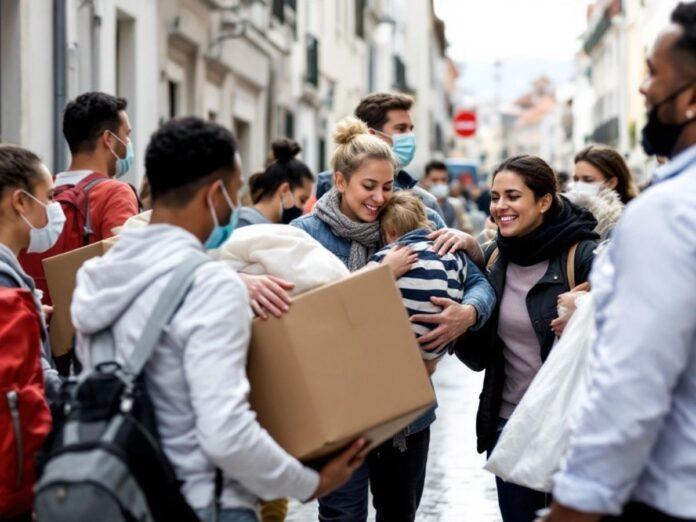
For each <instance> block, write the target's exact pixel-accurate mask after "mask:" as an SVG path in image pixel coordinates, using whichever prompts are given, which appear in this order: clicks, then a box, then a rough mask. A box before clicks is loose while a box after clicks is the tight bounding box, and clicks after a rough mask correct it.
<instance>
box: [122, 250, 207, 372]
mask: <svg viewBox="0 0 696 522" xmlns="http://www.w3.org/2000/svg"><path fill="white" fill-rule="evenodd" d="M208 261H212V258H210V257H208V256H207V255H206V254H204V253H202V252H200V253H196V255H194V256H191V257H189V258H187V259H186V260H185V261H184V262H183V263H181V264H180V265H179V266H178V267H177V269H176V270H175V272H174V275H173V276H172V278H171V280H170V281H169V283H168V284H167V286H166V287H165V289H164V291H163V292H162V294H161V295H160V298H159V299H158V301H157V304H156V305H155V308H154V309H153V310H152V314H151V315H150V318H149V319H148V320H147V323H146V324H145V328H144V329H143V333H142V335H141V336H140V339H138V342H137V343H136V344H135V347H134V348H133V353H132V354H131V357H130V359H129V360H128V361H126V363H125V369H126V371H127V373H128V378H129V379H130V380H131V382H132V381H133V380H135V379H136V378H137V377H138V376H139V375H140V373H141V372H142V371H143V369H144V368H145V365H146V364H147V361H148V360H149V359H150V356H151V355H152V352H153V351H154V350H155V345H156V344H157V341H159V338H160V335H161V334H162V332H163V331H164V329H165V328H166V326H167V324H169V321H171V319H172V317H173V316H174V313H175V312H176V311H177V310H178V308H179V306H180V305H181V303H182V301H183V300H184V298H185V297H186V294H187V293H188V291H189V288H191V284H192V283H193V278H194V274H195V272H196V269H197V268H198V267H200V266H201V265H203V264H204V263H207V262H208Z"/></svg>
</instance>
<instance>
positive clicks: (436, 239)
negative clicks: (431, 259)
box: [428, 228, 484, 267]
mask: <svg viewBox="0 0 696 522" xmlns="http://www.w3.org/2000/svg"><path fill="white" fill-rule="evenodd" d="M428 239H430V240H432V241H433V250H434V251H435V252H437V255H439V256H444V255H445V254H453V253H455V252H457V251H459V250H461V251H463V252H464V253H465V254H466V255H467V256H469V259H471V260H472V261H473V262H474V263H475V264H476V265H477V266H479V267H480V266H483V265H484V260H483V251H482V250H481V246H480V245H479V244H478V241H476V238H475V237H474V236H472V235H470V234H467V233H466V232H462V231H461V230H456V229H454V228H441V229H440V230H436V231H435V232H433V233H432V234H430V235H429V236H428Z"/></svg>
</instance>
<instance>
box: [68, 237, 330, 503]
mask: <svg viewBox="0 0 696 522" xmlns="http://www.w3.org/2000/svg"><path fill="white" fill-rule="evenodd" d="M201 250H202V247H201V244H200V242H199V241H198V240H197V239H196V238H195V237H194V236H193V235H191V234H189V233H188V232H186V231H184V230H183V229H181V228H178V227H173V226H169V225H150V226H147V227H145V228H141V229H133V230H126V231H124V233H123V235H122V236H121V238H120V240H119V242H118V243H117V244H116V246H114V247H113V248H112V249H111V250H110V251H109V252H108V254H107V255H105V256H104V257H102V258H96V259H93V260H90V261H89V262H87V263H86V264H85V266H84V267H83V268H82V269H81V270H80V272H79V274H78V284H77V288H76V291H75V296H74V298H73V304H72V309H71V312H72V317H73V322H74V324H75V326H76V329H77V331H78V345H77V350H78V354H79V356H80V358H81V359H82V360H83V361H84V362H85V363H87V364H89V362H90V361H89V354H88V353H86V350H85V336H87V335H90V334H92V333H94V332H97V331H99V330H101V329H102V328H104V327H105V326H107V325H109V324H111V323H112V322H113V321H114V320H117V321H116V325H115V327H114V329H113V333H114V340H115V344H116V346H117V347H118V348H117V349H118V356H119V358H121V359H123V358H125V357H127V356H128V355H129V353H130V351H131V350H132V347H133V346H134V344H135V342H136V341H137V339H138V338H139V336H140V334H141V332H142V330H143V328H144V326H145V323H146V321H147V318H148V316H149V314H150V312H151V311H152V309H153V307H154V305H155V303H156V301H157V299H158V297H159V295H160V294H161V292H162V291H163V289H164V287H165V286H166V285H167V283H168V282H169V279H170V278H171V275H172V273H173V270H174V268H175V267H176V266H177V265H178V264H179V263H180V262H182V261H183V260H184V259H185V258H186V257H187V254H190V253H192V252H194V251H201ZM121 314H122V315H121ZM119 316H120V318H119ZM250 335H251V313H250V308H249V302H248V298H247V293H246V289H245V288H244V286H243V284H242V282H241V280H240V279H239V277H238V276H237V275H236V273H235V272H234V271H233V270H232V269H230V268H229V267H227V266H226V265H224V264H223V263H220V262H209V263H206V264H205V265H203V266H201V267H200V268H199V269H198V270H197V272H196V275H195V278H194V282H193V286H192V287H191V289H190V291H189V293H188V295H187V296H186V298H185V300H184V302H183V304H182V305H181V307H180V309H179V310H178V311H177V313H176V314H175V316H174V318H173V320H172V321H171V324H170V327H169V329H168V331H167V332H166V333H165V334H164V335H163V337H162V339H161V341H160V343H159V344H158V345H157V346H156V348H155V351H154V354H153V356H152V358H151V359H150V361H149V363H148V365H147V367H146V369H145V377H146V386H147V389H148V392H149V393H150V396H151V398H152V400H153V403H154V407H155V413H156V416H157V423H158V428H159V431H160V436H161V440H162V446H163V449H164V452H165V454H166V455H167V457H168V458H169V459H170V461H171V462H172V464H173V466H174V469H175V471H176V473H177V476H178V477H179V478H180V479H181V480H182V481H183V493H184V495H185V496H186V499H187V500H188V502H189V503H190V504H191V505H192V506H193V507H194V508H197V509H198V508H204V507H206V506H208V505H210V503H211V501H212V499H213V494H214V476H215V468H216V467H217V468H220V469H222V470H223V473H224V477H225V487H224V489H223V493H222V497H221V502H222V506H223V507H247V508H250V509H255V508H256V506H257V501H258V498H264V499H271V498H278V497H284V496H289V497H294V498H298V499H300V500H306V499H308V498H309V497H311V496H312V494H313V493H314V491H315V490H316V488H317V485H318V481H319V477H318V474H317V473H316V472H315V471H313V470H310V469H309V468H306V467H304V466H303V465H302V464H300V463H299V462H298V461H297V460H295V459H294V458H293V457H291V456H290V455H288V454H287V453H286V452H285V451H284V450H283V449H282V448H280V446H278V445H277V443H276V442H275V441H274V440H273V439H272V438H271V437H270V435H268V433H267V432H266V431H265V430H264V429H263V428H262V427H261V426H260V425H259V424H258V422H257V421H256V415H255V413H254V412H253V411H252V410H251V409H250V406H249V401H248V395H249V382H248V380H247V376H246V361H247V350H248V345H249V339H250Z"/></svg>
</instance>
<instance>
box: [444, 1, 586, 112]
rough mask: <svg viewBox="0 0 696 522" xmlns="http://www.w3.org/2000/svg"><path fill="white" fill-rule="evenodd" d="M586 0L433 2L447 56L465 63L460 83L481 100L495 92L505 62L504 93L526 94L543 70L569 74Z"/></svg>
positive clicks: (564, 77)
mask: <svg viewBox="0 0 696 522" xmlns="http://www.w3.org/2000/svg"><path fill="white" fill-rule="evenodd" d="M587 4H588V0H435V12H436V13H437V15H438V16H439V17H440V18H442V19H443V20H445V24H446V28H447V39H448V41H449V43H450V48H449V55H450V57H451V58H452V59H453V60H454V61H455V62H456V63H458V64H461V65H463V68H462V70H461V74H462V76H461V78H460V83H461V85H463V86H464V87H465V88H466V90H467V91H469V92H471V93H472V94H473V96H474V97H475V99H476V100H477V101H486V100H488V99H492V98H493V96H494V85H495V83H494V80H493V76H494V68H493V63H494V62H495V61H496V60H500V61H501V62H502V74H501V76H502V81H501V86H500V88H501V97H502V98H503V100H510V99H512V98H514V97H515V96H517V95H519V94H522V93H523V92H524V91H525V90H526V88H527V86H528V85H529V82H530V81H531V80H533V79H534V78H536V77H538V76H539V75H541V74H548V75H549V76H550V77H551V78H552V79H553V80H554V81H556V82H557V83H558V82H561V81H564V80H567V79H569V78H570V76H571V75H572V72H573V58H574V56H575V53H576V51H577V50H578V49H579V47H580V43H579V36H580V35H581V34H582V32H583V30H584V29H585V25H586V18H585V17H586V8H587Z"/></svg>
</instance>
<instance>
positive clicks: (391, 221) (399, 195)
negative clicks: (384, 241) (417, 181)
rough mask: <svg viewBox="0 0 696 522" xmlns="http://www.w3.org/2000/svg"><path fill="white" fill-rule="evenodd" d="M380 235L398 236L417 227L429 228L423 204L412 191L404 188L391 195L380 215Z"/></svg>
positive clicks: (430, 226)
mask: <svg viewBox="0 0 696 522" xmlns="http://www.w3.org/2000/svg"><path fill="white" fill-rule="evenodd" d="M380 226H381V228H382V237H384V238H386V236H387V235H390V234H391V235H394V236H395V237H397V238H399V237H401V236H403V235H404V234H407V233H409V232H412V231H413V230H417V229H419V228H428V229H431V228H432V225H431V224H430V221H429V220H428V214H427V213H426V210H425V205H424V204H423V202H422V201H421V200H420V198H419V197H418V196H416V195H415V194H414V193H413V192H411V191H408V190H404V191H401V192H396V193H394V194H393V195H392V197H391V199H390V200H389V202H388V203H387V204H386V205H385V207H384V210H383V211H382V216H381V217H380Z"/></svg>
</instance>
